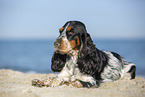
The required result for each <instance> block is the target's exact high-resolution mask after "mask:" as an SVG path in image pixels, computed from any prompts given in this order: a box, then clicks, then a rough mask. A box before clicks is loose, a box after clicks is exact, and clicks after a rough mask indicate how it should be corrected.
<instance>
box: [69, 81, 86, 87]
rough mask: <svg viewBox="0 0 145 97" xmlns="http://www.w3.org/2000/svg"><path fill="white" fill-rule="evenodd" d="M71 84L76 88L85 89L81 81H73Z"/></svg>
mask: <svg viewBox="0 0 145 97" xmlns="http://www.w3.org/2000/svg"><path fill="white" fill-rule="evenodd" d="M70 84H71V85H72V86H74V87H76V88H81V87H83V85H82V84H81V82H80V81H79V80H75V81H72V82H70Z"/></svg>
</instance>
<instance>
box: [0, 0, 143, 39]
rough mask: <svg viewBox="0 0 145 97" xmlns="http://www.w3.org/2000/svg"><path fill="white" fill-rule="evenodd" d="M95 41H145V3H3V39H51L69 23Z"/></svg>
mask: <svg viewBox="0 0 145 97" xmlns="http://www.w3.org/2000/svg"><path fill="white" fill-rule="evenodd" d="M70 20H78V21H81V22H83V23H84V24H85V25H86V28H87V31H88V33H90V34H91V36H92V37H93V38H95V39H145V0H0V39H52V38H56V37H58V35H59V28H61V27H62V26H63V25H64V24H65V23H66V22H67V21H70Z"/></svg>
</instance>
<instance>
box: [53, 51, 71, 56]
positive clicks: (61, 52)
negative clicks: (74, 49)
mask: <svg viewBox="0 0 145 97" xmlns="http://www.w3.org/2000/svg"><path fill="white" fill-rule="evenodd" d="M55 52H56V53H60V54H63V55H64V54H68V53H69V52H70V51H64V50H55Z"/></svg>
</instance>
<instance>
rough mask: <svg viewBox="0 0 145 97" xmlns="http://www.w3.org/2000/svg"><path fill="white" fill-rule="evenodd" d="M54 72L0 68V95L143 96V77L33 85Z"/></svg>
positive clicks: (40, 96)
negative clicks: (84, 85) (89, 83)
mask: <svg viewBox="0 0 145 97" xmlns="http://www.w3.org/2000/svg"><path fill="white" fill-rule="evenodd" d="M54 76H56V74H26V73H21V72H18V71H12V70H6V69H1V70H0V97H145V79H143V78H140V77H136V79H134V80H126V79H122V80H118V81H115V82H107V83H102V84H101V85H100V87H99V88H90V89H87V88H75V87H73V86H59V87H53V88H52V87H43V88H39V87H34V86H32V85H31V80H32V79H46V78H48V77H54Z"/></svg>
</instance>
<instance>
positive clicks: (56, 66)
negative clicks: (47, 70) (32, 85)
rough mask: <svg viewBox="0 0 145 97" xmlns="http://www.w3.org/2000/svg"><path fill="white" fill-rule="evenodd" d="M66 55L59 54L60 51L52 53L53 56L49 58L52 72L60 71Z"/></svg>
mask: <svg viewBox="0 0 145 97" xmlns="http://www.w3.org/2000/svg"><path fill="white" fill-rule="evenodd" d="M66 57H67V55H66V54H64V55H62V54H60V53H54V54H53V57H52V59H51V69H52V71H53V72H60V71H61V70H62V68H63V67H64V65H65V63H66Z"/></svg>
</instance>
